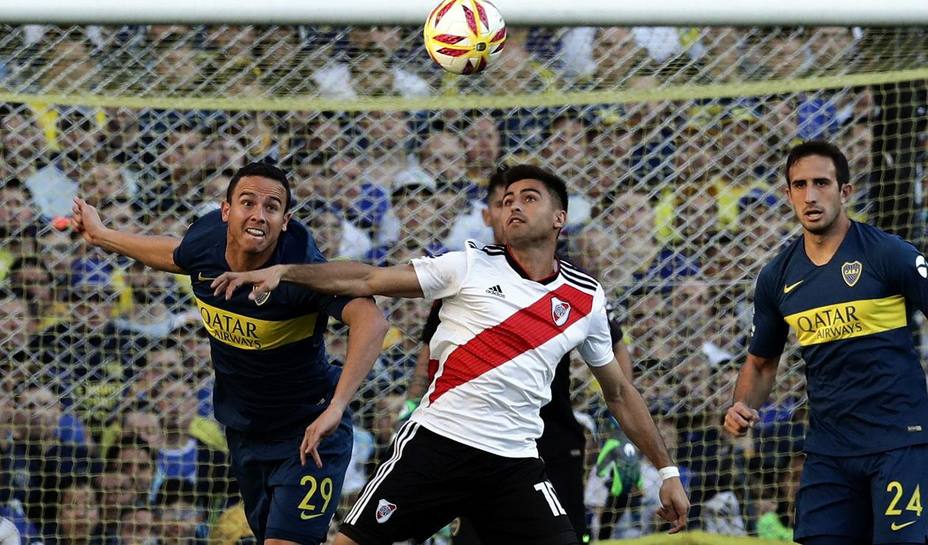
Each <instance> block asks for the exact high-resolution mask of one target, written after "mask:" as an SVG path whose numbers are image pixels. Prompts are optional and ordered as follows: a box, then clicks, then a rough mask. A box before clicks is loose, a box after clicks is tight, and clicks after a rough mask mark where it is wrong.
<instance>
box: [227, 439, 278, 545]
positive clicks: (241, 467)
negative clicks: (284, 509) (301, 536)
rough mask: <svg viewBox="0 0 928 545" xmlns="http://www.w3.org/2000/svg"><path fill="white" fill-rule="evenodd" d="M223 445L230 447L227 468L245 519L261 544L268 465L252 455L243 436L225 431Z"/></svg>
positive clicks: (268, 503)
mask: <svg viewBox="0 0 928 545" xmlns="http://www.w3.org/2000/svg"><path fill="white" fill-rule="evenodd" d="M226 441H227V442H228V445H229V465H230V467H231V469H232V474H233V475H235V478H236V480H237V481H238V488H239V493H240V494H241V496H242V500H243V507H244V509H245V518H246V519H247V520H248V526H249V527H250V528H251V531H252V532H254V534H255V539H256V541H257V542H258V543H261V542H262V541H263V540H264V535H265V531H266V530H267V516H268V513H269V512H270V507H271V496H270V487H269V486H268V476H269V473H270V469H269V464H267V462H265V461H263V460H261V459H260V458H259V457H258V456H256V455H255V452H254V451H253V450H252V449H251V446H250V445H249V444H248V443H247V441H246V440H245V438H244V436H243V435H242V434H240V433H238V432H236V431H234V430H231V429H227V430H226Z"/></svg>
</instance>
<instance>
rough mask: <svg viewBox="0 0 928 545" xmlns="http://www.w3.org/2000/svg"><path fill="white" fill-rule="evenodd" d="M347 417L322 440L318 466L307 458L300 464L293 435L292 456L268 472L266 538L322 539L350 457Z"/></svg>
mask: <svg viewBox="0 0 928 545" xmlns="http://www.w3.org/2000/svg"><path fill="white" fill-rule="evenodd" d="M349 418H350V417H346V418H345V419H343V420H342V423H341V425H340V426H339V427H338V429H337V430H336V431H335V433H333V434H332V435H330V436H328V437H326V438H325V439H323V440H322V442H321V443H320V445H319V456H320V458H322V467H321V468H318V467H316V464H315V462H313V461H312V460H311V459H310V460H309V461H308V463H307V464H306V465H305V466H303V465H301V464H300V456H299V446H300V442H301V441H302V437H294V439H293V448H292V455H290V456H289V457H288V458H286V459H284V460H282V461H281V462H280V463H279V464H278V465H277V466H276V467H275V468H274V471H273V472H272V473H271V476H270V479H269V486H270V487H271V505H270V510H269V513H268V520H267V530H266V537H267V538H268V539H270V538H274V539H281V540H285V541H293V542H296V543H300V544H302V545H316V544H318V543H322V542H324V541H325V539H326V534H327V533H328V528H329V523H330V522H331V520H332V516H333V515H334V514H335V511H336V509H337V508H338V500H339V498H340V497H341V491H342V485H343V484H344V480H345V471H346V470H347V468H348V463H349V462H350V460H351V444H352V435H351V422H350V420H349Z"/></svg>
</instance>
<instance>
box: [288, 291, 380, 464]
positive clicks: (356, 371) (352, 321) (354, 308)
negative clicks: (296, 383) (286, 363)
mask: <svg viewBox="0 0 928 545" xmlns="http://www.w3.org/2000/svg"><path fill="white" fill-rule="evenodd" d="M342 321H343V322H345V324H347V325H348V353H347V354H346V355H345V366H344V368H343V369H342V376H341V378H340V379H339V380H338V385H337V386H336V387H335V393H334V394H333V395H332V399H331V401H330V402H329V406H328V408H326V410H325V411H324V412H323V413H322V414H321V415H319V417H318V418H316V419H315V420H314V421H313V423H312V424H310V425H309V426H308V427H307V428H306V431H305V433H304V434H303V443H302V444H301V445H300V461H301V462H302V463H303V465H306V456H307V455H309V456H312V458H313V460H314V461H315V462H316V466H317V467H320V468H321V467H322V458H321V457H320V456H319V451H318V450H317V448H318V447H319V442H320V441H321V440H322V438H324V437H326V436H327V435H330V434H332V433H334V432H335V430H336V429H337V428H338V426H339V423H340V422H341V419H342V415H343V414H344V413H345V408H346V407H347V406H348V404H349V403H350V402H351V398H352V397H354V394H355V392H357V391H358V387H359V386H360V385H361V381H363V380H364V377H366V376H367V375H368V373H370V371H371V367H373V366H374V361H375V360H376V359H377V356H379V355H380V349H381V347H382V346H383V338H384V337H385V336H386V334H387V329H389V324H387V320H386V319H385V318H384V317H383V312H381V310H380V309H379V308H377V305H375V304H374V301H372V300H371V299H369V298H366V297H364V298H358V299H353V300H352V301H351V302H349V303H348V304H347V305H345V308H344V309H343V310H342Z"/></svg>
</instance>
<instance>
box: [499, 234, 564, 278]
mask: <svg viewBox="0 0 928 545" xmlns="http://www.w3.org/2000/svg"><path fill="white" fill-rule="evenodd" d="M555 247H556V242H555V241H550V242H549V241H544V242H539V243H535V244H528V245H526V246H524V247H520V246H513V245H512V244H507V245H506V248H507V249H508V251H509V255H511V256H512V258H513V259H514V260H515V261H516V263H518V264H519V266H520V267H521V268H522V270H523V271H524V272H525V274H526V276H528V277H529V278H530V279H532V280H536V281H538V280H544V279H545V278H548V277H550V276H551V275H552V274H554V273H555V272H557V265H556V263H557V262H556V260H555V258H554V251H555Z"/></svg>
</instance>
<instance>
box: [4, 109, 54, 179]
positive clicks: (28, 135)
mask: <svg viewBox="0 0 928 545" xmlns="http://www.w3.org/2000/svg"><path fill="white" fill-rule="evenodd" d="M46 147H47V143H46V141H45V138H44V136H43V135H42V131H41V130H40V129H39V127H38V126H37V124H36V123H35V118H34V116H33V114H32V112H31V111H30V109H29V108H27V107H26V106H22V105H20V106H15V105H9V104H4V105H0V180H2V181H4V182H5V183H9V181H10V180H12V179H14V178H18V179H20V180H23V179H26V178H28V177H29V176H30V175H31V174H32V173H33V172H35V170H36V169H37V168H39V167H41V166H42V162H43V159H44V155H45V153H44V152H45V150H46Z"/></svg>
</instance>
